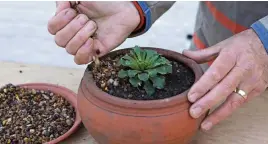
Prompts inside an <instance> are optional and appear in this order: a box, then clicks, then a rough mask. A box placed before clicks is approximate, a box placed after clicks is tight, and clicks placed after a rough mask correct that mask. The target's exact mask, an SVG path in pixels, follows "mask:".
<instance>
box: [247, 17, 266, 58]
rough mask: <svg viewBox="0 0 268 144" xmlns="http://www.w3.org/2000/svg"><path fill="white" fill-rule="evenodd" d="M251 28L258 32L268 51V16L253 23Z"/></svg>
mask: <svg viewBox="0 0 268 144" xmlns="http://www.w3.org/2000/svg"><path fill="white" fill-rule="evenodd" d="M251 28H252V29H253V30H254V31H255V32H256V34H257V35H258V37H259V38H260V40H261V42H262V44H263V46H264V48H265V50H266V52H267V53H268V16H266V17H263V18H262V19H260V20H258V21H256V22H255V23H253V24H252V25H251Z"/></svg>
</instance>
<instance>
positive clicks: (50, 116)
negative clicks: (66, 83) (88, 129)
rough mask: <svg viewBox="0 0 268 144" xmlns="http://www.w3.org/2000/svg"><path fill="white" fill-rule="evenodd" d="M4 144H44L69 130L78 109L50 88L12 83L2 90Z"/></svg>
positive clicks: (1, 135)
mask: <svg viewBox="0 0 268 144" xmlns="http://www.w3.org/2000/svg"><path fill="white" fill-rule="evenodd" d="M0 120H1V123H0V143H1V144H2V143H11V144H13V143H14V144H15V143H20V144H23V143H35V144H42V143H45V142H48V141H51V140H53V139H56V138H57V137H59V136H61V135H63V134H64V133H66V132H67V131H68V130H69V129H70V128H71V127H72V126H73V123H74V120H75V109H74V108H73V107H72V105H71V104H69V102H68V101H67V100H65V99H64V98H63V97H61V96H58V95H57V94H54V93H52V92H50V91H39V90H35V89H26V88H22V87H19V86H14V85H12V84H8V85H6V86H4V87H2V88H1V89H0Z"/></svg>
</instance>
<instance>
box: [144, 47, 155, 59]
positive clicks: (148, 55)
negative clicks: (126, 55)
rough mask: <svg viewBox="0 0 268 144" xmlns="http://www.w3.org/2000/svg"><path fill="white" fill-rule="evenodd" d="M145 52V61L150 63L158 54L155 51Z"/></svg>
mask: <svg viewBox="0 0 268 144" xmlns="http://www.w3.org/2000/svg"><path fill="white" fill-rule="evenodd" d="M145 51H146V59H145V61H149V60H150V59H151V58H152V57H153V56H154V55H157V52H156V51H154V50H145Z"/></svg>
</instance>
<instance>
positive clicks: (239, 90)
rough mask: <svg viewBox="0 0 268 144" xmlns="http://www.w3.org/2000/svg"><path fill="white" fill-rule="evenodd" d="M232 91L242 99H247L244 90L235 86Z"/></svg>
mask: <svg viewBox="0 0 268 144" xmlns="http://www.w3.org/2000/svg"><path fill="white" fill-rule="evenodd" d="M234 92H235V93H237V94H239V95H240V96H242V97H243V98H244V99H247V94H246V92H245V91H243V90H241V89H238V88H236V89H235V90H234Z"/></svg>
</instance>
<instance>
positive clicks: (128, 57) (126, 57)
mask: <svg viewBox="0 0 268 144" xmlns="http://www.w3.org/2000/svg"><path fill="white" fill-rule="evenodd" d="M122 58H123V59H126V60H130V61H135V59H134V58H133V57H131V56H129V55H128V54H126V55H124V56H123V57H122Z"/></svg>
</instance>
